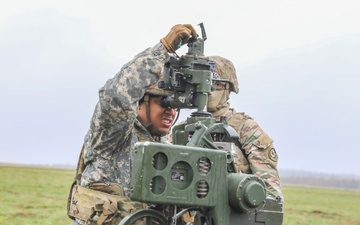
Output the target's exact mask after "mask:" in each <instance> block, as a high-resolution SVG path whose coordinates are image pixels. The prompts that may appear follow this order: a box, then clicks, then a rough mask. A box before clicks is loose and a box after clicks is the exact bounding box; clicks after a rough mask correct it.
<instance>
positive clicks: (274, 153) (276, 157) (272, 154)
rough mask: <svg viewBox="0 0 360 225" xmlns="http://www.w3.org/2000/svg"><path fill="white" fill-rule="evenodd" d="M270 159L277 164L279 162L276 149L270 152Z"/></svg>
mask: <svg viewBox="0 0 360 225" xmlns="http://www.w3.org/2000/svg"><path fill="white" fill-rule="evenodd" d="M269 158H270V159H271V160H272V161H274V162H277V161H278V154H277V153H276V151H275V149H273V148H272V149H270V151H269Z"/></svg>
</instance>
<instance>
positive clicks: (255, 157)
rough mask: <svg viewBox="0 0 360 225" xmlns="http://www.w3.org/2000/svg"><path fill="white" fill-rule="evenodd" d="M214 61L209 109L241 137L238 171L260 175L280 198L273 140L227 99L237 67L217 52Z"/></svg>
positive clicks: (269, 191)
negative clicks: (225, 121) (224, 117)
mask: <svg viewBox="0 0 360 225" xmlns="http://www.w3.org/2000/svg"><path fill="white" fill-rule="evenodd" d="M209 59H210V60H212V61H214V62H215V68H214V78H215V79H218V81H215V82H214V86H215V91H213V92H211V93H210V94H209V100H208V111H209V112H211V114H212V115H213V116H214V117H215V118H216V119H219V118H220V116H226V117H227V118H228V124H229V125H230V126H232V127H233V128H234V129H235V130H236V131H237V133H238V134H239V137H240V144H241V146H242V149H237V155H238V157H236V161H235V163H236V166H237V168H238V171H241V172H243V173H247V174H256V175H258V176H260V177H261V178H262V179H263V180H264V181H265V183H266V185H267V196H268V197H271V198H275V199H278V200H280V201H282V200H283V195H282V193H281V185H280V178H279V174H278V171H277V162H278V155H277V153H276V151H275V148H274V146H273V140H272V139H271V138H270V137H269V136H268V134H266V133H265V132H264V131H263V130H262V129H261V128H260V126H259V124H258V123H257V122H256V121H255V120H254V119H253V118H251V117H250V116H248V115H246V114H245V113H243V112H236V110H235V109H233V108H230V104H229V102H228V100H229V96H230V92H235V93H236V94H237V93H238V92H239V87H238V81H237V77H236V71H235V67H234V65H233V63H232V62H231V61H230V60H228V59H226V58H223V57H220V56H210V57H209Z"/></svg>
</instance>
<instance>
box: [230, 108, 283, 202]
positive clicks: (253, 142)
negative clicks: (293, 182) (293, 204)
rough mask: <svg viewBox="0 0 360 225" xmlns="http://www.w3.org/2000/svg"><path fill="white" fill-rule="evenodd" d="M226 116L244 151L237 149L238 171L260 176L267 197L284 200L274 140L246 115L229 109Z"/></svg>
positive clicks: (236, 161)
mask: <svg viewBox="0 0 360 225" xmlns="http://www.w3.org/2000/svg"><path fill="white" fill-rule="evenodd" d="M224 116H226V117H227V118H228V124H229V125H230V126H231V127H233V128H234V129H235V130H236V132H237V133H238V135H239V140H240V143H241V147H242V150H240V149H239V148H236V154H237V156H236V157H235V164H236V167H237V169H238V171H241V172H243V173H246V174H256V175H258V176H259V177H261V178H262V179H263V180H264V182H265V183H266V186H267V196H268V197H271V198H274V199H281V200H283V195H282V193H281V184H280V177H279V174H278V170H277V161H278V156H277V153H276V151H275V148H274V146H273V140H272V139H271V138H270V137H269V135H268V134H266V133H265V132H264V131H263V130H262V129H261V128H260V126H259V124H258V123H257V122H256V121H255V120H253V119H252V118H251V117H250V116H248V115H246V114H245V113H238V112H236V110H235V109H233V108H229V109H228V111H227V112H226V113H225V114H224Z"/></svg>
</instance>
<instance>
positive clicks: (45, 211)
mask: <svg viewBox="0 0 360 225" xmlns="http://www.w3.org/2000/svg"><path fill="white" fill-rule="evenodd" d="M73 176H74V170H65V169H53V168H35V167H20V166H0V180H1V182H0V196H1V198H0V199H1V204H0V225H3V224H4V225H5V224H11V225H39V224H41V225H64V224H69V225H70V224H71V220H70V219H69V218H68V217H67V215H66V203H67V196H68V191H69V187H70V184H71V182H72V180H73ZM283 192H284V196H285V206H284V208H285V216H284V223H283V224H284V225H310V224H311V225H325V224H326V225H349V224H351V225H360V215H359V210H360V191H350V190H339V189H330V188H319V187H301V186H290V185H283Z"/></svg>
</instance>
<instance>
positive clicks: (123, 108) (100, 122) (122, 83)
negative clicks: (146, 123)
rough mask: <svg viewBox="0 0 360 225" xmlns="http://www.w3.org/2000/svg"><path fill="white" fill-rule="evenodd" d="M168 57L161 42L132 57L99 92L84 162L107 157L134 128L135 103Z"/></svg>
mask: <svg viewBox="0 0 360 225" xmlns="http://www.w3.org/2000/svg"><path fill="white" fill-rule="evenodd" d="M168 60H169V55H168V54H167V51H166V49H165V48H164V46H163V45H162V44H161V43H158V44H156V45H155V46H154V47H153V48H148V49H146V50H144V51H143V52H141V53H139V54H138V55H136V56H135V57H134V58H133V59H132V60H131V61H130V62H128V63H127V64H125V65H124V66H123V67H122V68H121V70H120V72H119V73H117V74H116V75H115V77H114V78H112V79H109V80H108V81H107V82H106V83H105V85H104V86H103V87H102V88H101V89H100V90H99V101H98V103H97V105H96V107H95V111H94V114H93V117H92V119H91V124H90V130H89V132H88V134H87V136H86V138H85V143H86V145H87V146H86V149H88V150H89V149H91V150H89V151H86V157H85V160H91V159H92V158H93V157H94V156H95V155H101V157H102V158H105V159H106V158H110V157H111V155H112V151H114V150H115V148H118V147H119V146H121V145H122V143H123V142H124V141H125V140H126V139H127V137H128V136H129V134H130V133H131V131H132V129H133V127H134V121H135V119H136V117H137V113H138V101H139V100H140V99H141V98H142V97H143V95H144V93H145V90H146V88H147V87H149V86H150V85H152V84H154V83H155V82H156V81H157V80H158V79H159V77H160V75H161V73H162V72H163V68H164V64H165V62H166V61H168Z"/></svg>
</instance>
